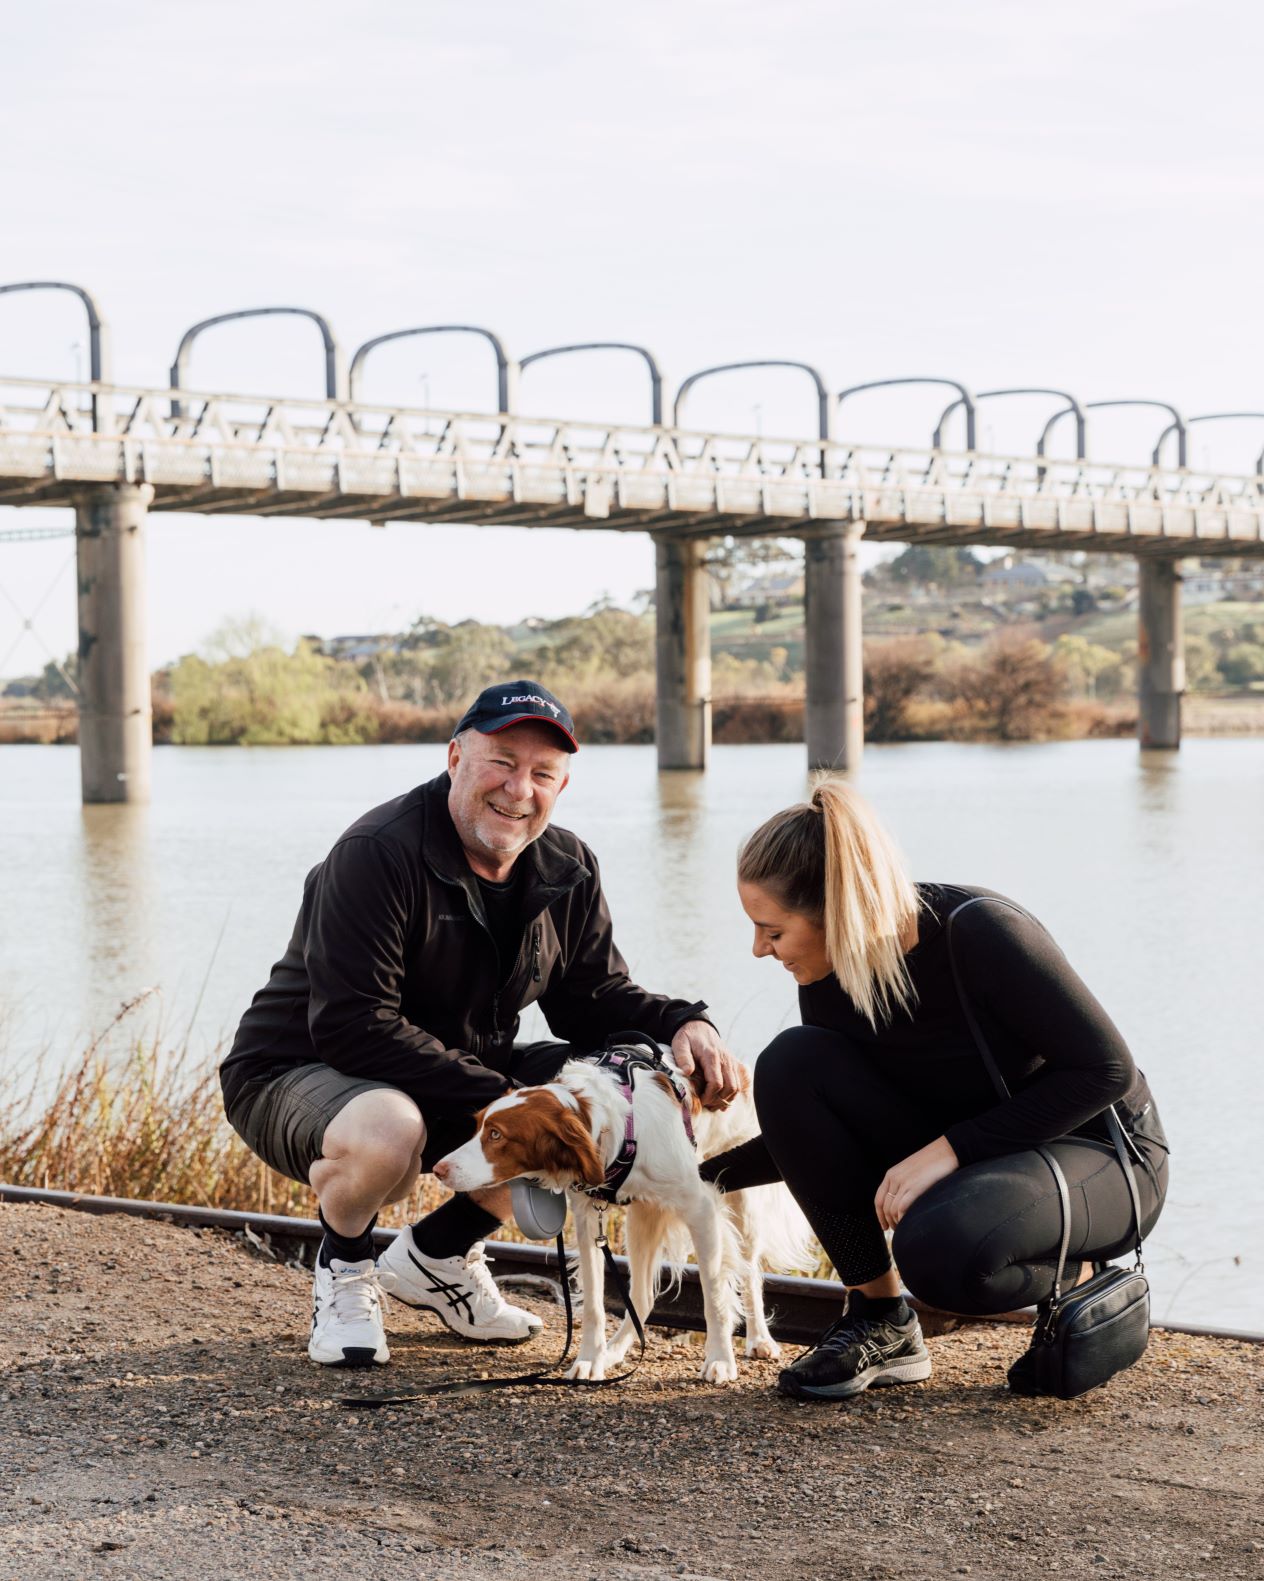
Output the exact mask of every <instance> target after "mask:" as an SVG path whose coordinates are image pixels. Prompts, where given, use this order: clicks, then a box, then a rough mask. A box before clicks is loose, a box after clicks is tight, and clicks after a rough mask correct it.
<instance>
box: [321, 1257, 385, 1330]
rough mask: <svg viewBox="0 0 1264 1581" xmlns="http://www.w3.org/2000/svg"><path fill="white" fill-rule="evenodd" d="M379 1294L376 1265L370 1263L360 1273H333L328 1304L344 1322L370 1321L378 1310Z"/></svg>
mask: <svg viewBox="0 0 1264 1581" xmlns="http://www.w3.org/2000/svg"><path fill="white" fill-rule="evenodd" d="M330 1272H331V1273H333V1270H332V1269H331V1270H330ZM380 1296H381V1287H380V1286H379V1284H378V1277H377V1268H376V1266H373V1265H370V1266H369V1267H368V1268H366V1269H365V1270H364V1271H363V1272H362V1273H351V1272H349V1271H347V1272H342V1273H334V1274H333V1294H332V1296H331V1297H330V1302H329V1304H330V1307H331V1308H332V1310H333V1311H334V1313H335V1314H336V1315H337V1317H338V1318H339V1319H340V1320H341V1321H342V1322H344V1323H371V1322H372V1321H373V1319H374V1318H375V1317H376V1316H377V1314H378V1312H379V1310H380Z"/></svg>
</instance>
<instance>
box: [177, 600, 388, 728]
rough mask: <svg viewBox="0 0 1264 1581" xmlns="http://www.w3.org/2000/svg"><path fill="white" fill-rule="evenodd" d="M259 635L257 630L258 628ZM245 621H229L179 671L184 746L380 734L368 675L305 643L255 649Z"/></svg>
mask: <svg viewBox="0 0 1264 1581" xmlns="http://www.w3.org/2000/svg"><path fill="white" fill-rule="evenodd" d="M256 635H257V634H256ZM252 640H254V636H252V634H251V633H250V632H249V630H247V629H246V626H245V625H244V624H243V623H234V624H233V625H231V626H226V627H222V628H221V629H220V630H219V631H218V632H216V633H215V634H214V635H213V636H212V637H211V638H209V639H208V640H207V643H206V645H205V652H206V653H207V654H208V655H210V657H203V656H202V655H201V654H188V655H186V656H185V657H184V658H183V659H181V660H180V662H179V663H178V664H176V665H175V666H174V667H173V669H172V670H171V674H170V687H171V699H172V710H173V717H172V728H171V739H172V741H173V742H174V743H176V744H177V745H181V746H228V745H239V746H285V745H297V744H300V743H310V742H320V743H324V744H335V743H351V742H358V741H367V740H372V739H373V737H374V735H375V733H376V725H375V722H374V721H373V719H372V717H371V714H370V711H369V710H368V708H367V707H366V706H365V704H366V702H367V696H366V692H365V687H364V683H363V681H362V680H361V679H360V677H359V676H357V675H356V673H355V671H354V670H353V669H352V668H351V667H350V666H348V665H340V664H338V663H337V662H336V661H335V660H333V659H327V658H325V657H323V656H322V655H321V654H319V653H317V652H316V651H315V649H314V648H313V647H312V646H311V644H310V643H307V642H300V643H299V644H298V646H297V647H296V648H295V649H294V650H293V652H291V653H287V652H286V651H285V649H284V648H282V647H281V646H280V645H278V644H276V643H271V642H268V643H265V645H264V646H260V647H250V646H249V644H250V643H251V641H252Z"/></svg>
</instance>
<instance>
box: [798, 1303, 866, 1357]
mask: <svg viewBox="0 0 1264 1581" xmlns="http://www.w3.org/2000/svg"><path fill="white" fill-rule="evenodd" d="M873 1325H874V1319H873V1318H870V1317H864V1316H862V1315H861V1314H860V1313H859V1312H857V1313H855V1314H853V1313H850V1312H844V1313H843V1315H842V1316H841V1317H837V1318H835V1319H834V1321H833V1322H832V1323H831V1324H830V1326H829V1327H828V1328H827V1329H826V1330H825V1332H824V1334H822V1335H821V1337H820V1339H818V1340H817V1342H816V1344H815V1345H813V1347H812V1349H813V1351H818V1350H823V1351H835V1350H846V1349H847V1347H848V1346H849V1345H853V1344H855V1343H856V1342H857V1341H858V1340H865V1339H868V1337H869V1333H870V1331H871V1330H872V1328H873Z"/></svg>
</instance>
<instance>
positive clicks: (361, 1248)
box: [320, 1208, 377, 1268]
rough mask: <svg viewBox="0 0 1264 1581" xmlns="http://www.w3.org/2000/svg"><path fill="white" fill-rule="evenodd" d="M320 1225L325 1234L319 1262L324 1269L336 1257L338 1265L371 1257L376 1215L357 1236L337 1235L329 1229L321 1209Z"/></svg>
mask: <svg viewBox="0 0 1264 1581" xmlns="http://www.w3.org/2000/svg"><path fill="white" fill-rule="evenodd" d="M320 1223H321V1228H322V1229H323V1230H324V1232H325V1238H324V1240H323V1241H321V1243H320V1260H321V1262H322V1263H323V1264H324V1265H325V1267H326V1268H328V1267H329V1260H330V1258H331V1257H336V1258H337V1259H338V1261H339V1262H340V1263H360V1262H363V1261H364V1259H365V1258H366V1257H372V1256H373V1226H374V1225H375V1224H376V1223H377V1214H376V1213H375V1214H374V1215H373V1217H372V1218H371V1219H370V1220H369V1222H368V1223H367V1224H366V1225H365V1227H364V1229H363V1230H362V1231H361V1232H360V1234H359V1235H339V1234H338V1231H337V1230H335V1229H332V1228H331V1227H330V1223H329V1220H328V1219H327V1218H326V1217H325V1211H324V1209H323V1208H322V1209H320Z"/></svg>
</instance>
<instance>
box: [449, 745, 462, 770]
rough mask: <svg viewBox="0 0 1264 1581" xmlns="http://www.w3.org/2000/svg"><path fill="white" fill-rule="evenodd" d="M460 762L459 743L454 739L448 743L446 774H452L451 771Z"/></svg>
mask: <svg viewBox="0 0 1264 1581" xmlns="http://www.w3.org/2000/svg"><path fill="white" fill-rule="evenodd" d="M460 761H461V743H460V742H459V741H457V740H456V739H455V738H454V739H453V740H451V741H449V742H448V773H449V774H451V773H452V771H453V769H455V768H456V766H457V764H458V763H459V762H460Z"/></svg>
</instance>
